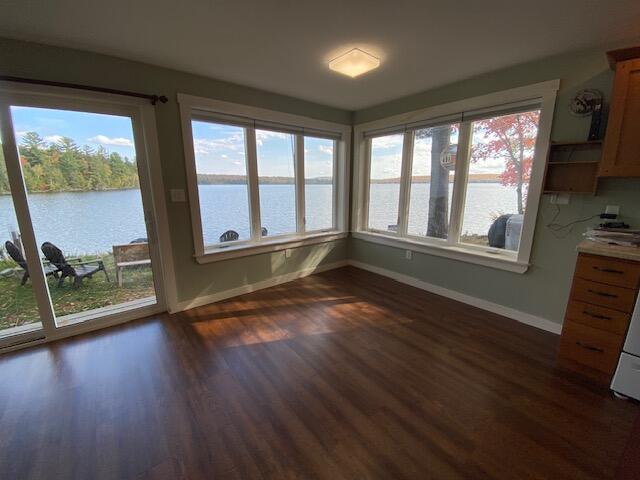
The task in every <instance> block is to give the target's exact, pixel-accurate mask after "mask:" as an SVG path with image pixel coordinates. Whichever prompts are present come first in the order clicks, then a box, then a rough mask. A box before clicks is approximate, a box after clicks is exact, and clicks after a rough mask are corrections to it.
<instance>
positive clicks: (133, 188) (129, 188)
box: [0, 186, 140, 196]
mask: <svg viewBox="0 0 640 480" xmlns="http://www.w3.org/2000/svg"><path fill="white" fill-rule="evenodd" d="M118 190H140V187H139V186H137V187H126V188H101V189H99V190H35V191H29V192H27V194H28V195H33V194H36V193H37V194H43V193H89V192H116V191H118ZM2 195H7V196H9V195H11V192H0V196H2Z"/></svg>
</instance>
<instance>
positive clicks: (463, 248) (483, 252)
mask: <svg viewBox="0 0 640 480" xmlns="http://www.w3.org/2000/svg"><path fill="white" fill-rule="evenodd" d="M559 87H560V81H559V80H550V81H547V82H541V83H536V84H532V85H528V86H524V87H518V88H513V89H510V90H505V91H502V92H496V93H490V94H487V95H482V96H479V97H473V98H468V99H465V100H460V101H456V102H451V103H447V104H442V105H437V106H433V107H428V108H424V109H421V110H415V111H412V112H407V113H403V114H399V115H394V116H392V117H388V118H384V119H380V120H376V121H372V122H367V123H362V124H358V125H356V126H355V127H354V146H353V148H354V170H353V171H354V178H353V192H354V196H353V205H352V225H351V228H352V235H353V237H355V238H358V239H361V240H365V241H368V242H373V243H378V244H382V245H387V246H391V247H396V248H401V249H406V250H411V251H414V252H420V253H426V254H429V255H435V256H440V257H446V258H451V259H454V260H459V261H463V262H468V263H474V264H478V265H483V266H487V267H492V268H497V269H501V270H506V271H510V272H515V273H525V272H526V271H527V269H528V268H529V266H530V257H531V248H532V245H533V236H534V230H535V224H536V218H537V214H538V207H539V203H540V195H541V193H542V183H543V176H544V170H545V164H546V158H547V153H548V149H549V143H550V137H551V125H552V121H553V114H554V109H555V101H556V95H557V91H558V89H559ZM519 104H522V105H527V104H530V105H531V104H536V105H537V106H539V108H540V119H539V123H538V137H537V139H536V145H535V153H534V159H533V166H532V169H531V177H530V182H529V189H528V195H527V204H526V207H525V214H524V221H523V226H522V232H521V237H520V246H519V249H518V251H517V252H512V251H509V250H504V249H499V248H492V247H483V246H478V245H466V244H461V243H459V242H458V238H459V233H460V232H459V230H460V227H461V222H462V214H463V212H464V202H465V198H464V197H465V192H466V185H467V173H468V167H469V151H470V145H469V143H470V134H469V135H464V136H461V138H462V137H466V139H467V141H466V142H464V143H465V144H464V145H458V161H457V162H456V181H455V182H454V186H453V189H454V190H453V198H452V202H451V209H452V222H451V225H452V227H453V229H454V231H453V232H450V233H451V234H450V235H449V238H448V239H446V240H445V239H437V238H429V237H416V236H410V235H407V233H406V231H401V230H406V225H407V221H408V219H407V218H399V221H398V233H395V232H382V231H380V230H372V229H370V228H369V227H368V198H369V173H370V172H369V169H370V153H371V152H370V141H369V138H370V136H371V133H372V132H376V136H377V135H378V133H377V132H380V133H379V135H380V136H382V135H385V134H391V133H400V132H399V131H398V129H402V128H403V127H404V128H405V131H404V133H405V141H404V143H403V155H402V158H403V167H402V172H403V177H402V179H401V185H402V186H404V187H405V188H401V192H400V201H399V216H402V215H403V214H404V216H406V215H408V211H407V209H408V204H409V188H406V186H405V184H406V183H407V182H408V181H409V179H408V178H406V175H407V172H408V171H409V172H410V167H411V158H410V157H411V152H407V151H405V150H406V146H407V144H408V143H411V142H407V137H408V135H411V134H410V133H409V134H407V132H409V131H410V130H411V128H410V126H411V125H412V124H416V125H419V124H421V123H425V124H427V123H429V122H433V123H434V124H438V123H439V124H442V123H458V122H460V128H461V130H462V129H464V128H467V129H468V128H470V123H471V122H472V121H473V120H464V114H463V112H472V114H473V116H474V119H477V118H478V117H477V115H483V116H485V117H483V118H486V117H490V116H492V115H493V114H495V115H500V114H501V110H502V111H504V109H505V107H508V106H513V105H519ZM485 114H486V115H485ZM456 118H458V120H456ZM408 126H409V127H408ZM385 132H388V133H385ZM367 134H369V135H367ZM368 137H369V138H368ZM409 175H410V173H409ZM403 207H404V208H403ZM454 215H455V216H456V218H453V216H454Z"/></svg>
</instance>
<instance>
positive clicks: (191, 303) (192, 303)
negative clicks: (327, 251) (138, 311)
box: [172, 260, 348, 313]
mask: <svg viewBox="0 0 640 480" xmlns="http://www.w3.org/2000/svg"><path fill="white" fill-rule="evenodd" d="M347 265H348V262H347V260H340V261H338V262H333V263H328V264H326V265H318V266H316V267H311V268H305V269H304V270H298V271H297V272H291V273H286V274H284V275H278V276H277V277H271V278H268V279H266V280H262V281H260V282H256V283H251V284H249V285H242V286H241V287H236V288H231V289H229V290H223V291H222V292H216V293H212V294H211V295H203V296H201V297H196V298H193V299H191V300H186V301H184V302H178V304H177V309H176V312H182V311H184V310H189V309H190V308H195V307H201V306H202V305H207V304H209V303H215V302H219V301H220V300H225V299H227V298H232V297H237V296H238V295H244V294H245V293H251V292H255V291H257V290H262V289H264V288H269V287H275V286H276V285H281V284H283V283H287V282H292V281H294V280H297V279H298V278H302V277H306V276H308V275H312V274H314V273H320V272H326V271H327V270H333V269H334V268H340V267H346V266H347ZM172 313H175V312H172Z"/></svg>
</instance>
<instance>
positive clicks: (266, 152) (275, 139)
mask: <svg viewBox="0 0 640 480" xmlns="http://www.w3.org/2000/svg"><path fill="white" fill-rule="evenodd" d="M11 114H12V117H13V124H14V128H15V131H16V139H17V141H18V143H20V142H21V138H22V136H23V135H24V134H25V133H27V132H36V133H38V134H39V135H40V136H41V137H42V138H44V139H45V141H47V142H50V143H55V142H56V141H58V140H59V139H60V138H61V137H70V138H72V139H73V140H74V141H75V142H76V143H77V144H78V145H80V146H84V145H88V146H90V147H92V148H94V149H95V148H98V147H100V146H102V147H104V148H105V149H106V150H107V151H109V152H117V153H119V154H120V155H122V156H126V157H128V158H130V159H133V158H135V150H134V146H133V130H132V127H131V120H130V119H129V118H128V117H118V116H114V115H103V114H97V113H85V112H74V111H68V110H54V109H47V108H33V107H11ZM192 128H193V136H194V146H195V152H196V164H197V169H198V173H216V174H227V175H245V174H246V165H245V151H244V133H243V129H242V128H240V127H234V126H230V125H220V124H215V123H207V122H197V121H194V122H193V123H192ZM256 141H257V147H258V168H259V175H260V176H268V177H271V176H284V177H293V175H294V169H293V155H292V141H293V137H292V136H291V135H289V134H286V133H280V132H272V131H265V130H262V131H261V130H258V131H257V132H256ZM332 174H333V141H332V140H325V139H321V138H310V137H306V138H305V176H306V177H307V178H314V177H329V176H332Z"/></svg>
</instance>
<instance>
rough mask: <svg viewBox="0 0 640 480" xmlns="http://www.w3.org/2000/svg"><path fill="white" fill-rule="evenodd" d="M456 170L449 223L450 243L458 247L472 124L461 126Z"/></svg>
mask: <svg viewBox="0 0 640 480" xmlns="http://www.w3.org/2000/svg"><path fill="white" fill-rule="evenodd" d="M456 156H457V158H456V169H455V176H454V180H453V195H452V197H451V217H450V221H449V235H448V239H447V240H448V243H449V244H451V245H457V244H458V243H459V242H460V229H461V228H462V220H463V215H464V202H465V197H466V194H467V177H468V174H469V161H470V159H471V122H463V123H461V124H460V132H459V134H458V150H457V154H456Z"/></svg>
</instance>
